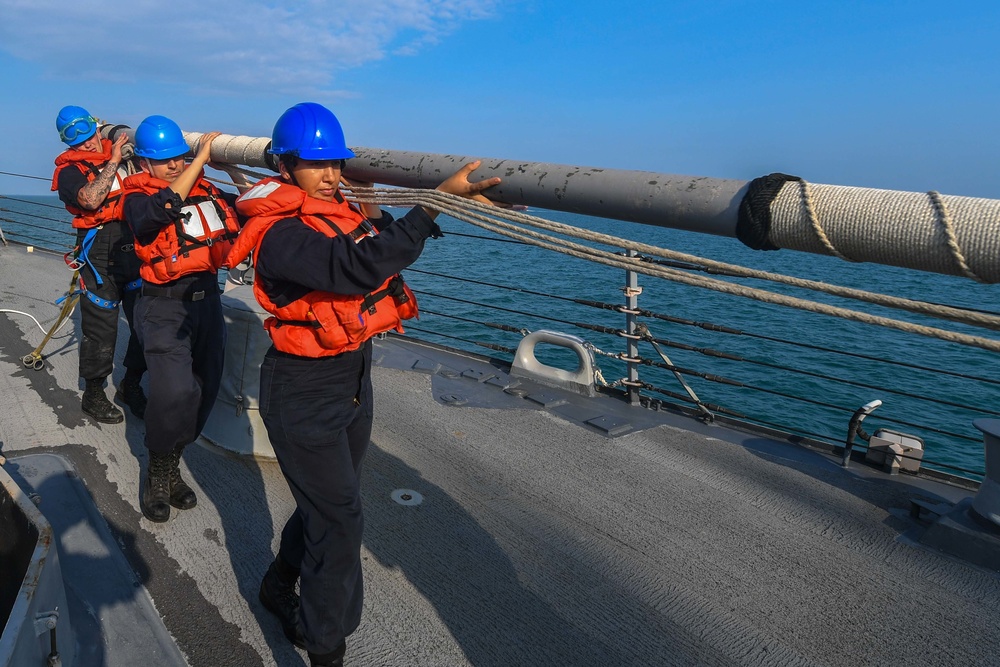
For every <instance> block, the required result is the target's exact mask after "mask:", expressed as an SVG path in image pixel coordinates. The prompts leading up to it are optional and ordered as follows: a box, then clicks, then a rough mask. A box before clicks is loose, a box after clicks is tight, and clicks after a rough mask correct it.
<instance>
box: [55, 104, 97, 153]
mask: <svg viewBox="0 0 1000 667" xmlns="http://www.w3.org/2000/svg"><path fill="white" fill-rule="evenodd" d="M56 130H58V131H59V138H60V139H62V141H63V143H64V144H66V145H67V146H76V145H78V144H82V143H83V142H85V141H86V140H87V139H90V138H91V137H92V136H94V133H95V132H97V120H96V119H95V118H94V117H93V116H91V115H90V112H89V111H87V110H86V109H84V108H83V107H75V106H72V105H71V106H67V107H63V108H62V109H60V110H59V115H58V116H56Z"/></svg>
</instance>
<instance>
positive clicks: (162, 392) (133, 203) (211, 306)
mask: <svg viewBox="0 0 1000 667" xmlns="http://www.w3.org/2000/svg"><path fill="white" fill-rule="evenodd" d="M222 196H223V199H225V202H226V204H227V205H229V206H230V208H232V207H233V205H234V203H235V201H236V195H234V194H231V193H227V192H224V193H222ZM167 202H170V208H166V204H167ZM182 206H183V202H182V201H181V198H180V196H179V195H178V194H177V193H176V192H174V191H173V190H170V189H169V188H164V189H162V190H160V191H159V192H157V193H156V194H154V195H146V194H143V193H133V194H130V195H128V196H127V197H126V198H125V219H126V220H127V221H128V223H129V225H131V227H132V231H133V232H134V233H135V238H136V239H137V240H138V241H139V242H140V243H142V244H143V245H148V244H149V243H151V242H152V241H153V239H155V238H156V236H157V234H158V233H159V232H160V229H161V228H162V227H163V226H164V225H168V224H171V225H172V224H174V222H175V221H176V220H177V218H178V216H179V215H180V213H181V208H182ZM135 329H136V332H137V333H138V334H139V340H140V341H141V342H142V347H143V351H144V352H145V357H146V365H147V366H148V368H149V403H148V405H147V406H146V447H147V448H148V449H149V450H150V451H154V452H157V453H160V454H167V453H170V452H171V451H173V450H174V449H175V448H177V447H185V446H187V445H189V444H190V443H192V442H194V441H195V439H196V438H197V437H198V434H200V433H201V430H202V428H204V426H205V423H206V422H207V421H208V417H209V415H210V414H211V412H212V406H213V405H215V399H216V397H217V396H218V394H219V385H220V384H221V382H222V364H223V360H224V359H225V347H226V323H225V320H224V319H223V315H222V301H221V299H220V290H219V277H218V273H217V272H215V271H200V272H197V273H191V274H188V275H185V276H181V277H180V278H178V279H177V280H173V281H170V282H168V283H160V284H153V283H151V282H149V281H143V286H142V296H140V297H139V299H138V301H137V303H136V306H135Z"/></svg>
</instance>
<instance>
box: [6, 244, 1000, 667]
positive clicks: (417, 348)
mask: <svg viewBox="0 0 1000 667" xmlns="http://www.w3.org/2000/svg"><path fill="white" fill-rule="evenodd" d="M62 266H63V265H62V262H61V260H60V259H59V258H57V257H55V256H49V255H44V254H39V253H33V254H29V253H25V251H24V249H23V247H15V246H11V247H9V248H3V249H0V308H7V309H14V310H22V311H26V312H31V313H32V314H34V315H35V317H37V318H38V319H39V320H40V321H42V323H43V325H44V326H46V327H47V326H48V324H49V323H50V322H51V320H52V319H53V318H54V317H55V315H56V308H55V307H54V306H52V305H51V304H52V301H53V300H54V299H55V298H57V297H58V296H59V295H60V294H61V293H62V292H63V291H65V288H66V283H67V282H68V274H66V272H65V270H64V269H63V268H62ZM74 325H75V323H74ZM75 331H76V329H75V328H74V326H73V325H68V326H67V327H66V328H65V329H64V330H63V333H65V334H67V335H65V336H64V337H62V338H58V339H56V340H55V341H53V342H52V343H50V345H49V346H48V347H47V348H46V367H45V369H44V370H42V371H33V370H26V369H24V368H23V367H22V365H21V362H20V359H21V357H22V356H23V355H24V354H26V353H28V352H30V351H31V349H32V348H33V347H34V346H35V345H37V344H38V342H40V341H41V338H42V335H43V334H42V333H41V332H40V331H39V330H38V328H37V327H36V326H35V325H34V323H33V322H31V321H30V320H29V319H28V318H26V317H23V316H20V315H11V314H4V315H3V316H2V317H0V392H2V396H3V398H2V399H0V400H2V401H3V409H2V410H0V440H2V454H3V455H4V456H6V457H7V458H8V459H10V460H11V462H10V463H8V464H7V465H8V467H11V466H16V465H17V462H18V460H19V457H22V456H24V455H27V454H34V453H42V452H46V453H56V454H59V455H61V456H63V457H65V458H66V459H68V460H70V461H71V462H72V463H73V465H74V466H75V467H76V469H77V470H78V471H79V473H80V476H81V478H82V479H83V481H84V482H85V483H86V485H87V488H88V489H89V490H90V493H91V494H92V495H93V497H94V499H95V501H96V503H97V506H98V507H99V508H100V510H101V512H102V514H103V515H104V517H105V519H106V520H107V522H108V524H109V525H110V527H111V529H112V532H113V533H114V535H115V536H116V538H117V541H118V546H119V547H120V548H122V549H123V551H124V553H125V555H126V556H127V558H128V560H129V562H130V563H131V565H132V568H133V569H134V571H135V572H136V574H137V579H138V581H139V582H141V584H142V585H143V586H144V587H145V589H147V590H148V591H149V594H150V595H151V597H152V600H153V602H154V604H155V607H156V610H157V611H158V612H159V613H160V614H161V615H162V617H163V620H164V623H165V625H166V628H167V630H168V631H169V632H170V634H171V635H172V636H173V637H174V638H175V639H176V641H177V645H178V647H179V648H180V650H181V651H182V652H183V654H184V655H185V656H186V659H187V661H188V663H189V664H191V665H194V666H201V665H206V666H208V665H213V666H214V665H255V664H260V665H275V664H276V665H299V664H306V663H305V660H304V658H303V656H302V654H300V653H299V652H298V651H296V650H295V649H294V648H292V647H291V646H290V645H289V644H288V643H287V642H286V640H285V639H284V636H283V635H282V634H281V632H280V630H279V628H278V624H277V622H276V621H275V619H274V618H272V617H271V616H270V615H269V614H268V613H267V612H266V611H265V610H264V609H263V608H262V607H261V605H260V604H259V602H258V601H257V587H258V585H259V581H260V577H261V575H262V573H263V572H264V570H265V569H266V567H267V565H268V563H269V562H270V560H271V557H272V554H273V552H274V549H275V548H276V546H277V541H278V535H279V533H280V530H281V527H282V525H283V522H284V520H285V519H286V517H287V516H288V515H289V513H290V512H291V510H292V507H293V503H292V500H291V495H290V493H289V491H288V488H287V485H286V484H285V482H284V480H283V478H282V476H281V474H280V471H279V470H278V468H277V464H275V463H273V462H268V461H253V460H247V459H241V458H236V457H233V456H230V455H226V454H224V453H220V452H219V451H217V450H214V449H212V448H208V447H191V448H189V449H188V450H187V451H186V452H185V458H184V462H183V464H182V466H183V467H182V470H183V472H184V474H185V476H186V477H187V478H188V479H189V480H190V481H191V482H192V483H193V486H194V487H195V489H196V491H197V492H198V497H199V504H198V506H197V507H196V508H195V509H193V510H190V511H187V512H177V511H175V512H174V515H173V516H172V518H171V520H170V522H169V523H166V524H151V523H150V522H148V521H147V520H145V519H144V518H142V517H141V514H140V513H139V509H138V496H139V484H138V483H139V472H140V469H141V468H142V467H144V465H145V452H144V448H143V445H142V438H143V423H142V421H140V420H138V419H135V418H134V417H133V416H132V415H131V414H128V415H127V418H126V421H125V422H124V423H123V424H118V425H112V426H109V425H96V424H93V423H91V422H90V421H89V420H88V419H86V418H85V417H84V416H83V414H82V413H81V412H80V407H79V403H80V395H81V392H80V385H79V380H78V378H77V358H76V349H77V339H76V333H75ZM123 331H124V327H123ZM121 342H122V341H120V343H121ZM119 348H120V350H123V346H122V345H119ZM375 356H376V358H378V359H381V365H380V366H378V367H377V368H376V369H375V372H374V381H375V386H376V403H377V405H376V418H375V428H374V431H373V435H372V447H371V449H370V450H369V455H368V458H367V460H366V462H365V468H364V480H363V489H364V500H365V515H366V529H365V541H364V551H363V557H364V567H365V575H366V606H365V615H364V618H363V621H362V625H361V628H360V629H359V631H358V632H357V633H355V635H353V636H352V637H351V638H350V640H349V652H348V658H347V664H348V665H443V666H444V665H446V666H451V665H477V666H489V665H498V666H499V665H610V664H615V665H674V664H679V665H736V664H739V665H746V664H761V665H771V664H781V665H799V664H802V665H805V664H822V665H857V664H898V665H914V664H921V665H957V664H962V665H971V664H977V665H978V664H990V663H991V661H995V660H996V656H997V655H1000V629H998V625H997V623H996V619H997V618H998V617H1000V578H998V577H997V576H996V575H994V574H991V573H989V572H985V571H983V570H981V569H977V568H975V567H972V566H969V565H966V564H963V563H960V562H957V561H955V560H953V559H950V558H948V557H945V556H942V555H938V554H935V553H933V552H930V551H928V550H926V549H923V548H918V547H914V546H911V542H910V541H909V540H908V539H905V538H906V536H907V534H908V533H912V532H913V531H916V530H919V529H920V525H919V524H918V523H916V522H915V521H914V520H913V519H911V518H910V517H909V514H908V507H909V501H910V499H911V498H913V497H917V496H919V497H924V498H930V499H939V500H947V501H950V502H954V501H956V500H958V499H960V498H962V497H963V496H965V495H967V492H963V491H960V490H956V489H953V488H951V487H943V486H931V485H927V484H924V485H923V487H918V486H914V485H913V484H915V483H916V481H915V480H913V479H912V478H889V477H883V476H880V475H876V474H871V473H869V472H868V471H866V470H864V469H863V468H859V467H857V466H856V467H854V468H852V469H851V470H849V471H845V470H843V469H842V468H840V467H839V466H838V465H837V464H836V462H835V461H833V460H832V459H830V458H828V457H825V456H823V455H820V454H816V453H813V452H809V451H806V450H803V449H801V448H797V447H794V446H791V445H786V444H783V443H779V442H775V441H772V440H768V439H766V438H763V437H760V436H753V435H748V434H746V433H740V432H736V431H732V430H728V429H724V428H721V427H709V426H705V425H702V424H698V423H696V422H690V421H687V420H685V419H683V418H680V417H676V416H671V415H664V414H661V413H650V412H649V411H643V412H642V417H641V418H637V423H638V422H639V421H642V420H645V419H648V418H649V414H655V415H658V416H657V418H658V419H662V421H663V423H662V424H661V425H659V426H651V425H650V424H647V423H643V424H642V428H637V429H635V430H632V431H630V432H627V433H626V434H625V435H622V436H619V437H616V438H609V437H607V436H606V435H604V434H602V433H601V432H599V431H598V430H597V429H594V428H590V427H587V426H584V425H582V424H581V423H580V422H581V421H585V419H580V420H567V419H564V418H563V417H562V416H557V414H556V413H557V412H558V411H555V410H550V409H548V408H544V407H541V406H540V405H539V404H538V403H537V402H532V401H529V400H526V399H523V398H519V397H514V396H510V395H508V394H505V393H504V392H503V391H502V389H500V388H497V387H489V388H488V390H486V389H484V388H486V387H488V385H487V384H485V383H483V382H481V381H480V380H481V379H482V378H483V377H487V376H488V375H489V373H490V372H491V371H495V372H498V373H500V374H502V370H501V369H497V368H495V367H494V366H491V365H490V364H489V363H487V362H486V361H484V360H482V359H478V358H475V357H471V356H464V355H463V356H459V355H447V354H446V353H445V352H443V351H441V350H439V349H436V348H431V347H427V346H423V345H420V344H411V343H407V342H406V341H398V340H394V339H389V340H387V341H384V342H380V343H379V344H378V347H377V348H376V355H375ZM414 367H415V368H417V369H418V370H416V371H414V370H407V369H412V368H414ZM476 369H478V371H481V372H482V373H483V375H482V376H481V377H480V379H479V380H477V379H476V372H473V373H467V374H465V376H463V372H464V371H469V370H476ZM478 371H477V372H478ZM120 375H121V370H120V367H116V379H120ZM461 383H467V384H465V385H463V384H461ZM490 391H492V392H493V393H492V394H490V393H489V392H490ZM550 391H552V392H555V391H556V390H550ZM110 393H111V391H110V390H109V395H110ZM491 395H492V396H494V397H495V401H494V402H493V403H492V404H493V405H495V406H496V407H486V406H488V405H490V404H491V402H490V400H489V397H490V396H491ZM456 396H459V397H461V396H467V397H468V399H469V400H466V401H462V400H459V401H455V400H454V399H455V397H456ZM439 399H441V400H439ZM610 400H611V399H608V398H605V397H601V398H599V399H598V400H597V401H592V402H590V403H588V404H582V403H574V402H573V401H572V400H570V399H569V397H567V403H566V404H565V405H566V406H569V407H564V409H563V411H564V412H567V411H568V412H569V413H573V412H577V411H586V410H588V409H591V406H592V408H593V410H595V411H596V413H598V414H604V413H605V412H606V408H607V406H602V405H601V404H600V401H610ZM574 406H576V407H574ZM615 409H617V408H615ZM607 410H611V408H607ZM682 427H683V428H682ZM412 492H416V493H412ZM418 494H419V495H418ZM401 495H405V496H406V498H408V500H405V499H404V502H403V503H399V502H396V500H394V496H395V497H396V498H399V497H400V496H401ZM417 499H422V502H420V503H419V504H415V503H414V501H415V500H417ZM40 507H41V509H42V510H43V512H45V511H46V507H45V501H44V498H43V500H42V504H41V506H40ZM99 612H100V610H99V609H98V610H96V611H95V613H96V615H97V616H98V617H100V613H99ZM103 631H104V632H105V635H106V636H107V639H106V640H107V642H108V644H109V645H113V644H114V642H115V641H116V638H115V636H114V635H115V631H116V630H115V628H109V627H104V628H103ZM110 650H111V649H109V653H110ZM109 664H110V663H109ZM147 664H153V663H147ZM167 664H169V663H167Z"/></svg>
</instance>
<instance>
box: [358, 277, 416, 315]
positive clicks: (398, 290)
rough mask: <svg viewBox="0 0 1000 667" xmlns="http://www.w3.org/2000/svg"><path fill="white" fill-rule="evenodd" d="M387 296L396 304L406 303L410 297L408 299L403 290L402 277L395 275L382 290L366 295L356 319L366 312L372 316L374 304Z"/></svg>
mask: <svg viewBox="0 0 1000 667" xmlns="http://www.w3.org/2000/svg"><path fill="white" fill-rule="evenodd" d="M387 296H391V297H392V298H394V299H395V300H396V302H397V303H406V302H407V301H409V300H410V297H408V296H407V295H406V292H405V291H404V290H403V276H401V275H399V274H396V275H395V276H393V277H392V280H390V281H389V284H388V285H386V286H385V288H384V289H380V290H379V291H377V292H371V293H369V294H366V295H365V298H364V300H363V301H362V302H361V308H360V309H359V310H358V318H359V319H360V318H361V313H363V312H365V311H366V310H367V311H368V314H369V315H374V314H375V304H377V303H378V302H379V301H381V300H382V299H384V298H385V297H387Z"/></svg>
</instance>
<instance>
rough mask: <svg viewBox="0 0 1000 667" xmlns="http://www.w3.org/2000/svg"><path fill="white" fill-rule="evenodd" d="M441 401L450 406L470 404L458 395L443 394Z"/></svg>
mask: <svg viewBox="0 0 1000 667" xmlns="http://www.w3.org/2000/svg"><path fill="white" fill-rule="evenodd" d="M441 401H442V402H444V403H448V404H450V405H465V404H466V403H468V401H466V400H465V399H464V398H462V397H461V396H459V395H458V394H442V395H441Z"/></svg>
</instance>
